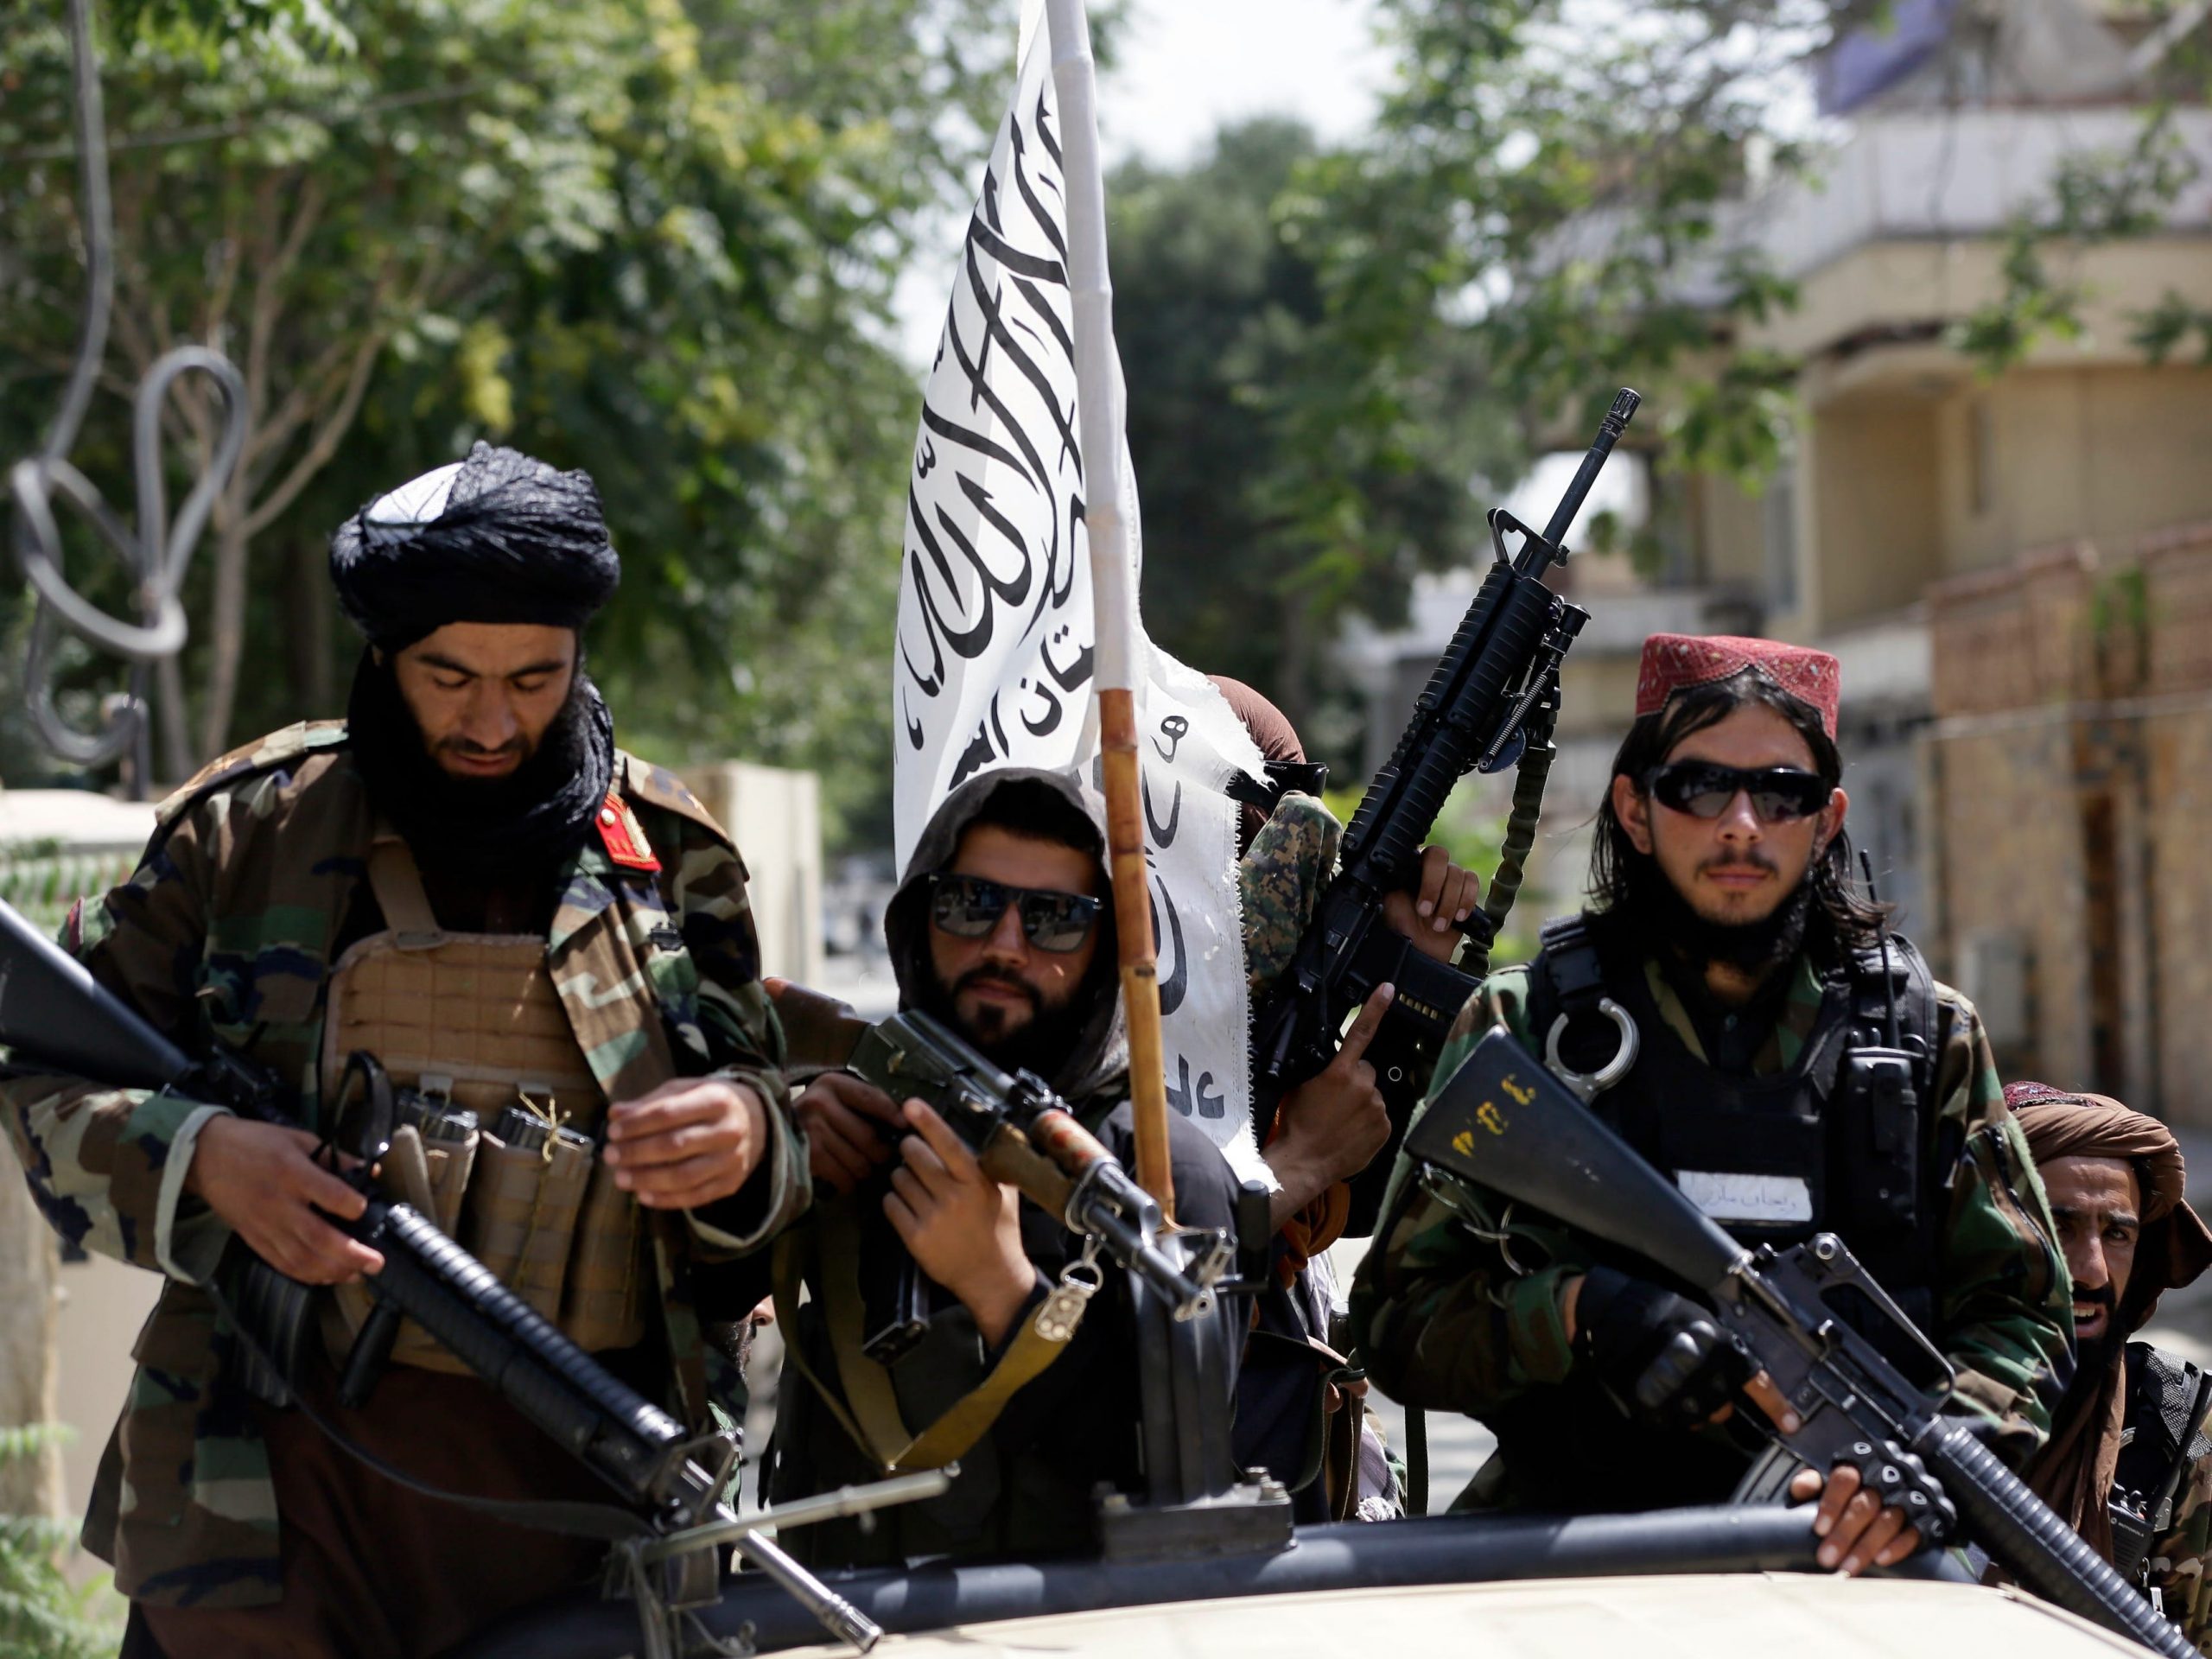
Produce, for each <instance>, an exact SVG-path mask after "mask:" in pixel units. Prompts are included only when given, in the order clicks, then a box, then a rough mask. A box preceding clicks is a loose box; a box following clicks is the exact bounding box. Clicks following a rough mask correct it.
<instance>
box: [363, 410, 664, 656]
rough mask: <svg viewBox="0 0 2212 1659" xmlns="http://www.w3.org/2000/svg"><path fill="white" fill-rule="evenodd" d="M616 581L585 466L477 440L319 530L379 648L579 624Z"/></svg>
mask: <svg viewBox="0 0 2212 1659" xmlns="http://www.w3.org/2000/svg"><path fill="white" fill-rule="evenodd" d="M621 578H622V561H621V560H620V558H619V557H618V556H616V554H615V551H614V547H613V543H611V542H610V541H609V540H608V539H607V519H606V517H605V515H604V514H603V513H602V512H601V509H600V504H599V489H598V486H595V485H594V484H593V482H592V481H591V474H588V473H582V472H573V473H563V472H556V471H555V470H554V469H553V468H552V467H549V466H547V465H546V464H545V463H544V462H543V461H533V460H532V459H531V457H530V456H528V455H525V454H522V453H521V452H520V451H518V450H514V449H501V448H493V446H492V445H491V444H488V443H479V444H478V445H477V446H476V447H475V448H474V449H471V450H470V451H469V452H468V459H467V460H466V461H455V462H454V463H453V464H452V465H451V466H448V467H439V468H437V469H436V470H435V471H434V472H429V473H425V474H423V476H422V477H420V478H417V479H415V480H412V481H410V482H409V483H406V484H403V485H401V486H399V487H398V488H397V489H396V490H394V491H392V492H391V493H389V494H387V495H382V496H378V498H377V499H375V500H373V501H372V502H370V503H369V505H366V506H365V507H363V508H362V509H361V510H360V511H359V512H357V513H355V514H354V515H353V517H352V518H348V519H347V520H346V522H345V523H344V524H340V526H339V527H338V533H337V534H336V535H334V536H333V537H331V538H330V579H331V581H332V582H333V583H334V584H335V585H336V587H337V588H338V603H339V606H340V608H341V609H342V610H344V612H345V613H346V617H347V619H348V620H351V621H352V622H353V625H354V626H356V627H358V628H359V629H360V630H361V632H363V633H365V634H366V635H367V636H368V637H369V642H370V643H371V644H372V645H376V646H378V647H380V648H381V649H382V650H384V651H385V652H387V653H389V652H394V651H400V650H404V649H405V648H406V647H407V646H409V645H413V644H414V643H415V642H416V640H417V639H422V638H423V636H424V635H425V634H428V633H433V632H436V631H437V630H438V629H439V628H441V627H443V626H445V625H446V624H447V623H448V622H529V623H540V624H543V625H545V626H552V627H562V628H575V629H577V630H579V631H581V630H582V627H583V626H584V624H585V623H587V622H588V621H589V620H591V619H592V617H593V616H594V614H596V613H597V612H598V611H599V609H600V607H601V606H603V605H605V604H606V603H607V601H608V600H609V599H610V598H612V597H613V593H614V589H615V586H616V584H617V583H618V582H620V581H621Z"/></svg>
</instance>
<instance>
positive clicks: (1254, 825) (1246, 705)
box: [1206, 674, 1306, 858]
mask: <svg viewBox="0 0 2212 1659" xmlns="http://www.w3.org/2000/svg"><path fill="white" fill-rule="evenodd" d="M1206 678H1208V679H1210V680H1211V681H1212V682H1213V683H1214V686H1215V689H1216V690H1218V691H1219V692H1220V693H1221V695H1222V699H1223V701H1224V702H1227V703H1228V704H1229V709H1230V713H1231V714H1233V715H1236V718H1237V720H1238V721H1240V722H1241V723H1242V724H1243V728H1244V729H1245V731H1247V732H1248V733H1249V734H1251V738H1252V741H1253V742H1254V743H1255V745H1257V746H1258V747H1259V751H1260V758H1261V759H1262V760H1264V761H1266V762H1267V763H1268V765H1269V766H1278V765H1282V764H1286V763H1287V764H1288V765H1291V766H1303V765H1305V764H1306V745H1305V744H1304V743H1303V742H1301V741H1300V740H1299V736H1298V728H1296V727H1294V726H1293V725H1292V724H1291V723H1290V716H1289V715H1286V714H1285V713H1283V711H1282V710H1281V709H1278V708H1276V707H1275V706H1274V703H1272V702H1268V699H1267V698H1265V697H1263V696H1261V695H1260V694H1259V693H1258V692H1257V691H1255V690H1253V689H1252V688H1251V687H1250V686H1249V685H1247V684H1245V683H1244V682H1243V681H1242V680H1232V679H1230V677H1229V676H1228V675H1226V674H1209V675H1207V676H1206ZM1267 821H1268V814H1267V812H1266V811H1265V810H1262V808H1260V807H1258V806H1255V805H1254V804H1252V803H1251V802H1250V801H1249V800H1248V801H1245V802H1243V803H1242V804H1241V805H1240V807H1239V810H1238V817H1237V821H1236V852H1237V855H1238V856H1239V857H1240V858H1241V857H1242V856H1243V855H1244V854H1245V853H1247V852H1249V851H1250V850H1251V847H1252V837H1253V836H1256V835H1258V834H1259V833H1260V829H1261V826H1262V825H1263V824H1265V823H1267Z"/></svg>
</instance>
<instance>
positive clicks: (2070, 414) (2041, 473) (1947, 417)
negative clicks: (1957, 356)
mask: <svg viewBox="0 0 2212 1659" xmlns="http://www.w3.org/2000/svg"><path fill="white" fill-rule="evenodd" d="M1977 403H1980V404H1982V406H1983V407H1985V408H1986V411H1987V414H1986V419H1987V421H1988V424H1989V435H1988V442H1987V448H1988V454H1989V458H1990V462H1991V467H1990V477H1989V480H1988V485H1987V489H1986V497H1987V500H1986V510H1985V511H1984V512H1980V513H1977V512H1974V510H1973V502H1972V499H1971V485H1972V471H1973V469H1972V448H1973V444H1974V409H1975V406H1976V404H1977ZM1939 428H1940V432H1941V455H1942V483H1943V489H1942V519H1943V542H1944V545H1945V549H1946V557H1945V564H1946V567H1947V569H1948V571H1949V572H1950V573H1953V574H1955V573H1956V572H1959V571H1962V570H1974V569H1983V568H1985V567H1986V566H1989V565H1992V564H1994V563H1998V562H1999V561H2000V560H2002V559H2005V558H2007V557H2010V556H2012V554H2013V553H2015V552H2017V551H2018V550H2021V549H2023V548H2033V547H2041V546H2048V545H2050V544H2051V543H2057V542H2066V541H2075V540H2090V541H2099V542H2113V541H2124V540H2129V539H2132V538H2133V537H2136V536H2138V535H2140V534H2141V533H2143V532H2144V531H2148V530H2152V529H2155V528H2157V527H2158V526H2159V525H2162V524H2179V523H2183V522H2186V521H2189V520H2191V519H2196V518H2212V370H2207V369H2204V368H2201V367H2197V366H2195V365H2190V366H2178V365H2169V366H2166V367H2164V368H2148V367H2136V368H2122V367H2108V368H2082V369H2071V370H2060V369H2051V368H2038V369H2025V370H2019V371H2016V372H2013V373H2012V374H2008V375H2006V376H2005V378H2003V379H2001V380H1999V381H1998V382H1997V383H1996V384H1995V385H1991V386H1988V387H1986V388H1984V387H1975V388H1974V389H1972V390H1970V391H1964V392H1961V394H1959V395H1957V396H1955V397H1951V398H1949V399H1947V400H1946V401H1945V403H1944V404H1943V405H1942V410H1941V415H1940V419H1939Z"/></svg>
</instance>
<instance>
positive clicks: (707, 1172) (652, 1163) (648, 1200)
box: [601, 1077, 768, 1210]
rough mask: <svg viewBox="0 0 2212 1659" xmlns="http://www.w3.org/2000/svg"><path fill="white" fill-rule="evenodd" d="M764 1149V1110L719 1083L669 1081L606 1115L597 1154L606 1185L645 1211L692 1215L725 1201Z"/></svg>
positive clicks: (741, 1088)
mask: <svg viewBox="0 0 2212 1659" xmlns="http://www.w3.org/2000/svg"><path fill="white" fill-rule="evenodd" d="M767 1149H768V1105H767V1103H766V1101H764V1100H762V1099H761V1098H760V1096H759V1095H757V1094H755V1093H754V1092H753V1090H752V1089H751V1088H750V1087H748V1086H747V1084H741V1083H733V1082H731V1081H730V1080H729V1079H728V1078H727V1077H672V1078H671V1079H670V1080H669V1081H668V1082H666V1083H664V1084H661V1086H660V1087H659V1088H658V1089H656V1090H652V1092H651V1093H650V1094H645V1095H641V1096H639V1097H638V1098H637V1099H635V1100H621V1101H617V1102H615V1103H614V1104H613V1105H612V1106H609V1107H608V1108H607V1148H606V1150H605V1151H604V1152H603V1153H601V1156H602V1157H603V1158H605V1159H606V1160H607V1167H608V1168H609V1169H612V1170H613V1172H614V1184H615V1185H617V1186H619V1187H620V1188H621V1189H622V1190H623V1191H624V1192H630V1193H633V1194H635V1195H636V1197H637V1200H638V1202H639V1204H642V1205H645V1206H646V1208H648V1209H652V1210H694V1209H696V1208H697V1207H698V1206H699V1205H702V1204H712V1203H713V1202H714V1201H715V1199H716V1198H728V1197H729V1196H730V1194H731V1193H733V1192H736V1191H737V1190H738V1188H740V1187H741V1186H743V1185H745V1183H746V1181H747V1179H750V1178H751V1176H752V1174H753V1170H754V1169H755V1168H757V1167H758V1166H760V1160H761V1158H762V1156H763V1155H764V1154H766V1151H767Z"/></svg>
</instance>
